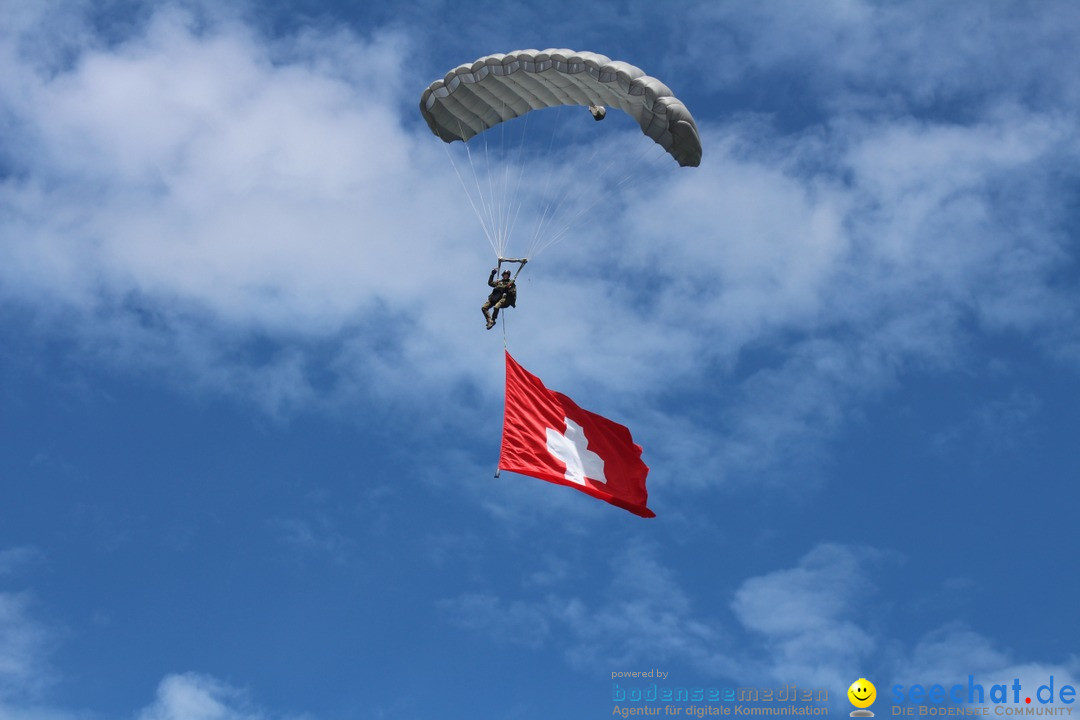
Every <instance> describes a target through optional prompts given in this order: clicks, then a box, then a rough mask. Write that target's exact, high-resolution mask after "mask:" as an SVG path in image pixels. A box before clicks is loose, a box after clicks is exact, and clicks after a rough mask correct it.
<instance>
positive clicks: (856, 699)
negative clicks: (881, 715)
mask: <svg viewBox="0 0 1080 720" xmlns="http://www.w3.org/2000/svg"><path fill="white" fill-rule="evenodd" d="M847 696H848V700H850V701H851V704H852V705H854V706H855V707H857V708H868V707H870V706H871V705H873V704H874V700H876V699H877V688H875V687H874V683H872V682H870V681H869V680H867V679H866V678H859V679H858V680H856V681H855V682H853V683H851V687H849V688H848V690H847Z"/></svg>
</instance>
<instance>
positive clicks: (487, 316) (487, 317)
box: [481, 307, 495, 330]
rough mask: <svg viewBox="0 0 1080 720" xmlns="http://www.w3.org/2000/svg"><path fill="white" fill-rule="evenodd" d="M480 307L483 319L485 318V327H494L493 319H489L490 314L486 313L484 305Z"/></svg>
mask: <svg viewBox="0 0 1080 720" xmlns="http://www.w3.org/2000/svg"><path fill="white" fill-rule="evenodd" d="M481 309H482V310H483V311H484V319H485V320H487V329H488V330H490V329H491V328H493V327H495V321H494V320H492V319H491V316H490V315H488V311H487V308H486V307H485V308H481Z"/></svg>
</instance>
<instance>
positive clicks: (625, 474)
mask: <svg viewBox="0 0 1080 720" xmlns="http://www.w3.org/2000/svg"><path fill="white" fill-rule="evenodd" d="M499 469H500V470H507V471H509V472H516V473H521V474H522V475H530V476H532V477H535V478H539V479H541V480H547V481H548V482H552V483H555V484H557V485H568V486H570V487H573V488H577V489H578V490H581V491H582V492H584V493H588V494H589V495H592V496H593V497H597V498H600V499H601V500H605V501H607V502H609V503H611V504H612V505H616V506H618V507H621V508H623V509H625V510H629V511H630V512H632V513H634V514H635V515H640V516H641V517H656V514H655V513H654V512H653V511H652V510H650V509H649V508H647V507H645V504H646V502H647V500H648V498H649V494H648V493H647V492H646V491H645V476H646V475H648V474H649V467H648V466H647V465H646V464H645V463H643V462H642V461H641V446H640V445H638V444H636V443H635V442H634V439H633V438H632V437H631V436H630V431H629V430H628V429H627V428H626V426H624V425H620V424H618V423H616V422H613V421H611V420H608V419H607V418H605V417H601V416H600V415H597V414H596V413H591V412H589V411H588V410H582V409H581V408H580V407H578V405H577V403H575V402H574V401H573V400H571V399H570V398H568V397H567V396H565V395H563V394H562V393H558V392H555V391H553V390H548V389H547V388H546V387H544V383H543V382H541V380H540V378H538V377H536V376H535V375H533V374H531V373H529V372H528V371H526V370H525V368H523V367H521V366H520V365H518V364H517V362H516V361H515V360H514V358H512V357H510V353H509V352H508V353H506V412H505V415H504V418H503V441H502V453H501V455H500V456H499Z"/></svg>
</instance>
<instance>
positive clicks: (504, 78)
mask: <svg viewBox="0 0 1080 720" xmlns="http://www.w3.org/2000/svg"><path fill="white" fill-rule="evenodd" d="M559 105H584V106H593V107H602V106H607V107H617V108H619V109H620V110H622V111H623V112H625V113H627V114H628V115H630V117H632V118H634V120H636V121H637V123H638V125H640V126H641V131H642V132H643V133H645V134H646V135H648V136H649V137H650V138H652V139H653V140H655V141H656V142H657V143H658V144H659V145H660V146H661V147H663V148H664V149H665V150H667V152H668V153H669V154H670V155H671V156H672V157H673V158H675V160H676V161H677V162H678V163H679V165H681V166H683V167H688V166H689V167H697V166H698V165H699V164H700V163H701V138H700V136H699V135H698V129H697V124H696V123H695V122H694V118H693V116H691V115H690V111H689V110H687V109H686V106H685V105H683V104H682V102H680V101H679V100H678V98H676V97H675V96H674V95H672V93H671V90H670V89H668V87H667V85H665V84H664V83H662V82H660V81H659V80H657V79H656V78H654V77H649V76H648V75H646V74H645V73H644V72H643V71H642V70H641V69H640V68H636V67H634V66H633V65H630V64H628V63H625V62H621V61H617V60H611V59H610V58H608V57H606V56H604V55H599V54H597V53H592V52H574V51H573V50H565V49H562V50H560V49H549V50H543V51H538V50H517V51H514V52H510V53H506V54H502V53H496V54H494V55H487V56H485V57H482V58H480V59H479V60H477V61H476V62H473V63H471V64H468V65H459V66H458V67H456V68H454V69H453V70H451V71H450V72H449V73H447V74H446V77H444V78H443V79H441V80H436V81H435V82H433V83H431V85H429V86H428V88H427V89H426V90H424V93H423V95H422V96H421V97H420V113H421V114H422V115H423V116H424V119H425V120H426V121H427V124H428V127H430V128H431V132H433V133H434V134H435V135H436V136H437V137H439V138H441V139H442V140H443V141H444V142H447V143H450V142H453V141H455V140H462V141H465V140H468V139H469V138H471V137H473V136H474V135H476V134H478V133H481V132H483V131H484V130H487V129H489V128H491V127H493V126H495V125H497V124H499V123H501V122H504V121H506V120H510V119H512V118H516V117H520V116H522V115H524V114H525V113H527V112H530V111H532V110H539V109H541V108H549V107H555V106H559ZM595 115H596V113H594V117H595ZM601 117H602V115H601ZM597 119H600V118H597Z"/></svg>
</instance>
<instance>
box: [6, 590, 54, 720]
mask: <svg viewBox="0 0 1080 720" xmlns="http://www.w3.org/2000/svg"><path fill="white" fill-rule="evenodd" d="M29 607H30V600H29V597H28V596H27V595H25V594H20V593H8V592H4V593H0V703H2V702H4V701H20V702H24V701H28V700H32V699H35V698H37V697H38V696H39V694H40V693H41V692H42V691H43V690H44V689H45V688H47V687H48V686H49V685H50V684H51V683H52V681H53V679H54V678H53V673H52V669H51V668H50V667H49V664H48V654H49V652H50V650H51V649H52V645H53V643H54V641H55V637H54V633H53V632H52V631H50V630H49V629H48V628H46V627H45V626H44V625H42V624H41V623H40V622H38V621H37V620H35V619H34V618H33V617H32V616H31V614H30V610H29ZM0 707H2V706H0Z"/></svg>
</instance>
